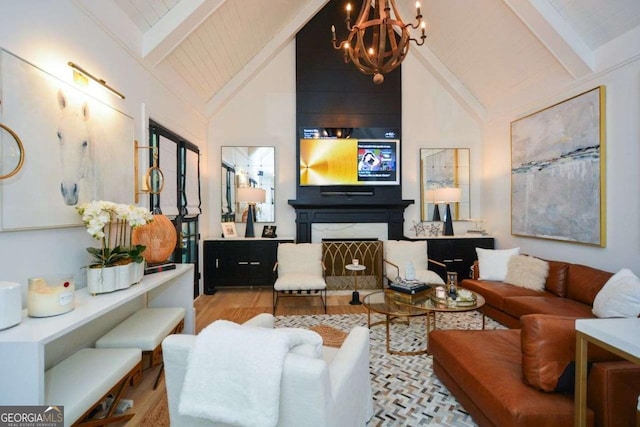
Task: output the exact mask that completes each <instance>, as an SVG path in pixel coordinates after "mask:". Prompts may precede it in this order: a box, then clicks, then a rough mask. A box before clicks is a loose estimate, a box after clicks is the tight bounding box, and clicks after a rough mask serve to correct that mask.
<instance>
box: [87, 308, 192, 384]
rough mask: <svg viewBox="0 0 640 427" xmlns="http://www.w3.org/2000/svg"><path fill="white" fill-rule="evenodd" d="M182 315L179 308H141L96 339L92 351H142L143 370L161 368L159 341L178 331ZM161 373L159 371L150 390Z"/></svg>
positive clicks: (181, 326) (135, 380)
mask: <svg viewBox="0 0 640 427" xmlns="http://www.w3.org/2000/svg"><path fill="white" fill-rule="evenodd" d="M184 315H185V309H184V308H182V307H159V308H144V309H142V310H139V311H137V312H135V313H134V314H133V315H131V316H130V317H128V318H127V319H126V320H125V321H124V322H122V323H120V324H119V325H118V326H116V327H115V328H113V329H112V330H111V331H109V332H108V333H107V334H106V335H104V336H103V337H101V338H100V339H98V341H96V348H138V349H140V350H142V357H143V362H144V364H143V366H144V368H145V369H146V368H151V367H154V366H157V365H159V364H162V346H161V343H162V340H163V339H164V338H166V337H167V336H168V335H170V334H174V333H179V332H180V331H182V328H183V327H184ZM144 359H146V361H145V360H144ZM162 372H163V369H162V368H161V369H160V372H158V376H157V378H156V382H155V384H154V387H153V388H154V389H155V388H156V387H157V385H158V381H159V380H160V377H161V375H162ZM138 380H139V379H134V382H137V381H138Z"/></svg>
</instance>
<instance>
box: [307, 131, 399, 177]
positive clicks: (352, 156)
mask: <svg viewBox="0 0 640 427" xmlns="http://www.w3.org/2000/svg"><path fill="white" fill-rule="evenodd" d="M399 144H400V141H399V140H397V139H355V138H354V139H334V138H318V139H307V138H302V139H300V185H301V186H330V185H354V186H357V185H399V184H400V174H399V167H398V165H399V163H400V147H399Z"/></svg>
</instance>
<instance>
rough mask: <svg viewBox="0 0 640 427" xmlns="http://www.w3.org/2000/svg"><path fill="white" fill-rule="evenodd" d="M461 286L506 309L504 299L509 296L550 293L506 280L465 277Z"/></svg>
mask: <svg viewBox="0 0 640 427" xmlns="http://www.w3.org/2000/svg"><path fill="white" fill-rule="evenodd" d="M460 286H462V287H463V288H466V289H469V290H470V291H474V292H477V293H479V294H480V295H482V296H483V297H484V299H485V301H486V304H487V305H490V306H492V307H495V308H497V309H498V310H504V299H505V298H507V297H513V296H531V297H540V296H541V295H548V294H547V293H546V292H543V293H540V292H537V291H533V290H531V289H525V288H520V287H518V286H513V285H509V284H508V283H504V282H492V281H483V280H473V279H465V280H463V281H462V282H461V283H460Z"/></svg>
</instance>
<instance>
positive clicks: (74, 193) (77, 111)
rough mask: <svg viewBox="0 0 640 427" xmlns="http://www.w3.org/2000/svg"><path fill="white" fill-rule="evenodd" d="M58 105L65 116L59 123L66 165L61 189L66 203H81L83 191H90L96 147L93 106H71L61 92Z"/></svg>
mask: <svg viewBox="0 0 640 427" xmlns="http://www.w3.org/2000/svg"><path fill="white" fill-rule="evenodd" d="M58 106H59V107H60V111H61V115H60V121H59V126H58V145H59V152H60V161H61V166H62V181H61V183H60V192H61V193H62V197H63V199H64V203H65V204H66V205H69V206H73V205H76V204H78V200H79V199H80V196H81V192H83V193H86V191H87V190H90V189H89V188H84V187H89V186H90V183H88V182H87V181H88V180H90V178H91V168H92V165H93V147H92V143H93V141H92V138H91V133H90V128H89V106H88V105H87V102H86V101H85V102H83V103H82V105H71V103H70V100H69V98H68V97H67V96H66V95H65V94H64V93H63V92H62V91H61V90H59V91H58Z"/></svg>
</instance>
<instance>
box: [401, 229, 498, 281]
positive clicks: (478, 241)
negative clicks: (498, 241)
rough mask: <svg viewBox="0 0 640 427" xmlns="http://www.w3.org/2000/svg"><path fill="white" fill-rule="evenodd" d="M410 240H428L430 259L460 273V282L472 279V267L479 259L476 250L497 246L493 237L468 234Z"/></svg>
mask: <svg viewBox="0 0 640 427" xmlns="http://www.w3.org/2000/svg"><path fill="white" fill-rule="evenodd" d="M409 240H426V241H427V254H428V255H429V258H431V259H433V260H435V261H439V262H442V263H444V264H446V265H447V270H448V271H455V272H456V273H458V280H463V279H468V278H469V277H470V275H469V272H470V271H471V266H472V265H473V262H474V261H476V260H477V259H478V255H477V254H476V248H483V249H493V248H494V244H495V243H494V238H493V237H490V236H478V235H467V234H463V235H460V236H438V237H424V238H420V237H417V238H410V239H409Z"/></svg>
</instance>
